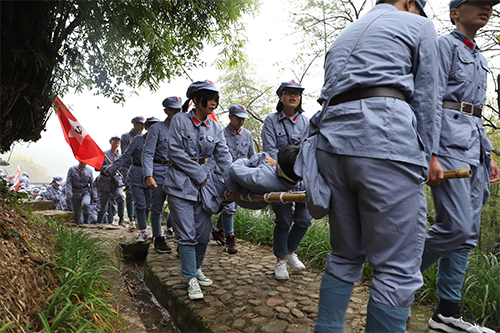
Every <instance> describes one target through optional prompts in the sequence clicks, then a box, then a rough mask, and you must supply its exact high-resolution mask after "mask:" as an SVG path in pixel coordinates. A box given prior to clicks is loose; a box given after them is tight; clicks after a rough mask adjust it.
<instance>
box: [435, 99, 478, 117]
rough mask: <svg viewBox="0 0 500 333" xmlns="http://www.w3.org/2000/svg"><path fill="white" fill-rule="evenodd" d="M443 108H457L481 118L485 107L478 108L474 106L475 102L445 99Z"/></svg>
mask: <svg viewBox="0 0 500 333" xmlns="http://www.w3.org/2000/svg"><path fill="white" fill-rule="evenodd" d="M443 108H446V109H452V110H457V111H460V112H462V113H465V114H468V115H471V116H476V117H479V118H481V112H482V111H483V109H481V108H478V107H476V106H474V104H472V103H467V102H462V103H458V102H450V101H443Z"/></svg>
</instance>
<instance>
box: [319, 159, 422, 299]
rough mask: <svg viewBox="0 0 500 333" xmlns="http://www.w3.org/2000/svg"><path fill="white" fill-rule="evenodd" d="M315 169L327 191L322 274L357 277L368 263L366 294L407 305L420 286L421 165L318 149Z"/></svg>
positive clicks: (349, 279)
mask: <svg viewBox="0 0 500 333" xmlns="http://www.w3.org/2000/svg"><path fill="white" fill-rule="evenodd" d="M317 157H318V165H319V171H320V173H321V175H322V176H323V177H324V178H325V180H326V183H327V184H326V185H327V186H329V187H330V190H331V191H332V199H331V202H330V214H329V222H330V243H331V246H332V252H331V253H329V254H328V256H327V259H326V264H325V266H326V272H327V273H328V274H330V275H332V276H334V277H336V278H337V279H339V280H341V281H345V282H349V283H354V282H357V281H359V279H360V277H361V273H362V265H363V263H364V262H366V261H368V262H369V263H370V265H371V266H372V267H373V271H374V276H373V280H372V283H371V286H370V295H371V298H372V299H373V300H374V301H376V302H377V303H380V304H384V305H388V306H392V307H408V306H410V304H411V303H412V302H413V299H414V296H413V293H414V292H415V291H416V290H418V289H419V288H420V287H421V286H422V284H423V279H422V274H421V273H420V261H421V257H422V252H423V248H424V240H425V229H426V202H425V194H424V189H423V186H422V183H423V181H424V178H423V177H422V176H421V175H420V171H421V168H420V167H419V166H416V165H411V164H407V163H402V162H395V161H388V160H382V159H374V158H364V157H355V156H345V155H336V154H331V153H327V152H325V151H322V150H318V151H317Z"/></svg>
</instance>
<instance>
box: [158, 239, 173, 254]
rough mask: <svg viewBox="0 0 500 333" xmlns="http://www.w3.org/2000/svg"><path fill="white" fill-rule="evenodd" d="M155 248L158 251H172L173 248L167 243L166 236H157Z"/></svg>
mask: <svg viewBox="0 0 500 333" xmlns="http://www.w3.org/2000/svg"><path fill="white" fill-rule="evenodd" d="M155 250H156V252H158V253H170V252H172V248H171V247H170V246H168V245H167V244H166V243H165V238H163V237H155Z"/></svg>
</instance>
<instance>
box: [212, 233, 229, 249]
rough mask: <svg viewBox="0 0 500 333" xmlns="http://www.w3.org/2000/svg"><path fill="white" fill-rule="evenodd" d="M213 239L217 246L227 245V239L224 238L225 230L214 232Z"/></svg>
mask: <svg viewBox="0 0 500 333" xmlns="http://www.w3.org/2000/svg"><path fill="white" fill-rule="evenodd" d="M212 238H213V239H214V241H216V242H217V244H219V245H222V246H224V245H226V239H225V238H224V229H222V230H217V229H214V230H212Z"/></svg>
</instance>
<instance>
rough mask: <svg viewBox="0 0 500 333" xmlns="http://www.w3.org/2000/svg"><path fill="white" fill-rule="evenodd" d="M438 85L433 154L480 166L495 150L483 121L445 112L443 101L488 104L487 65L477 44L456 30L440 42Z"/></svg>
mask: <svg viewBox="0 0 500 333" xmlns="http://www.w3.org/2000/svg"><path fill="white" fill-rule="evenodd" d="M439 54H440V56H439V61H440V63H441V66H440V67H439V68H440V70H439V85H438V102H437V108H436V122H435V124H436V126H435V136H434V147H433V151H432V152H433V153H434V154H436V155H439V156H446V157H451V158H454V159H457V160H460V161H463V162H467V163H469V164H470V165H474V166H478V165H479V159H480V153H481V149H482V150H483V151H491V150H493V146H492V145H491V142H490V141H489V139H488V137H487V136H486V132H485V130H484V127H483V123H482V121H481V118H480V117H476V116H473V115H468V114H464V113H461V112H460V111H458V110H453V109H446V108H443V101H451V102H458V103H461V102H466V103H472V104H473V105H474V106H476V107H478V108H482V107H483V106H484V104H485V103H486V86H487V82H488V79H487V75H488V73H489V70H488V63H487V61H486V59H485V58H484V57H483V55H482V54H481V53H480V50H479V49H478V47H477V45H476V43H475V42H474V41H471V40H470V39H469V38H468V37H466V36H465V35H464V34H463V33H462V32H460V31H459V30H457V29H455V30H453V31H452V32H451V34H448V35H445V36H442V37H440V38H439Z"/></svg>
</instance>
